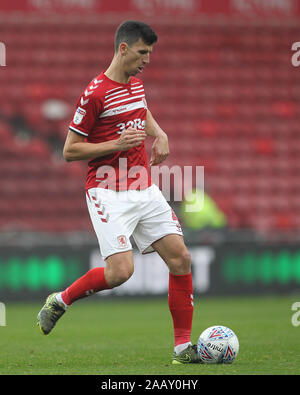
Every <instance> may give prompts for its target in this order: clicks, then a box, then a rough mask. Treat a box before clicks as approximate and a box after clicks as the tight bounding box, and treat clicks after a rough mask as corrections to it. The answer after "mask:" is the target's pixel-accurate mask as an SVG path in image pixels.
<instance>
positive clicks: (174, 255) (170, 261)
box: [152, 234, 191, 274]
mask: <svg viewBox="0 0 300 395" xmlns="http://www.w3.org/2000/svg"><path fill="white" fill-rule="evenodd" d="M152 247H153V249H154V250H155V251H157V253H158V254H159V255H160V256H161V258H162V259H163V260H164V261H165V262H166V264H167V266H168V268H169V270H170V272H171V273H172V274H188V273H190V271H191V255H190V253H189V251H188V249H187V247H186V245H185V243H184V239H183V237H182V236H181V235H178V234H169V235H166V236H164V237H162V238H161V239H159V240H157V241H155V242H154V243H152Z"/></svg>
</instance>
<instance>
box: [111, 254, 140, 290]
mask: <svg viewBox="0 0 300 395" xmlns="http://www.w3.org/2000/svg"><path fill="white" fill-rule="evenodd" d="M105 262H106V266H105V269H104V274H105V279H106V282H107V284H108V285H109V286H110V287H112V288H113V287H116V286H118V285H121V284H123V283H124V282H125V281H127V280H128V279H129V278H130V277H131V276H132V274H133V272H134V263H133V254H132V251H124V252H119V253H116V254H112V255H110V256H108V257H107V258H106V259H105Z"/></svg>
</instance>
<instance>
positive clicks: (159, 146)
mask: <svg viewBox="0 0 300 395" xmlns="http://www.w3.org/2000/svg"><path fill="white" fill-rule="evenodd" d="M169 153H170V150H169V142H168V136H167V135H166V134H161V135H159V136H158V137H156V139H155V140H154V143H153V145H152V150H151V159H150V166H155V165H158V164H159V163H161V162H163V161H164V160H165V159H166V158H167V156H168V155H169Z"/></svg>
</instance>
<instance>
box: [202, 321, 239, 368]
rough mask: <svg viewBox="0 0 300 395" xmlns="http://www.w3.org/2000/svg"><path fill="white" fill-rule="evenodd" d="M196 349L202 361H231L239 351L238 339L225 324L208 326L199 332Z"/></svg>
mask: <svg viewBox="0 0 300 395" xmlns="http://www.w3.org/2000/svg"><path fill="white" fill-rule="evenodd" d="M197 350H198V353H199V356H200V358H201V360H202V361H203V362H204V363H232V362H233V361H234V360H235V358H236V356H237V354H238V352H239V341H238V338H237V336H236V334H235V333H234V332H233V331H232V330H231V329H229V328H227V327H226V326H222V325H215V326H210V327H209V328H207V329H205V331H203V332H202V333H201V335H200V337H199V340H198V344H197Z"/></svg>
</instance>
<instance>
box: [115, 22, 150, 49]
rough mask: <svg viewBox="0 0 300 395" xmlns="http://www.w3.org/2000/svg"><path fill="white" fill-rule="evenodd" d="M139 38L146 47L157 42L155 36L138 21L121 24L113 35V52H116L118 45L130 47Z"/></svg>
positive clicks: (145, 25) (144, 24) (146, 26)
mask: <svg viewBox="0 0 300 395" xmlns="http://www.w3.org/2000/svg"><path fill="white" fill-rule="evenodd" d="M140 38H141V39H142V40H143V42H144V43H145V44H147V45H153V44H154V43H155V42H156V41H157V35H156V34H155V32H154V31H153V30H152V29H151V27H150V26H148V25H147V24H146V23H144V22H139V21H125V22H123V23H122V24H121V25H120V26H119V27H118V29H117V31H116V34H115V51H116V52H117V51H118V49H119V45H120V43H122V42H125V43H127V44H128V45H129V46H132V45H133V44H134V43H135V42H136V41H138V40H139V39H140Z"/></svg>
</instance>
